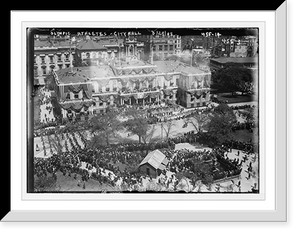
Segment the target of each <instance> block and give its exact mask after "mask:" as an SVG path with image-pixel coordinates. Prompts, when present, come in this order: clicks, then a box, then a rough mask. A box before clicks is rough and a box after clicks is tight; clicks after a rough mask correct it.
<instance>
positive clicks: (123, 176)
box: [34, 144, 241, 191]
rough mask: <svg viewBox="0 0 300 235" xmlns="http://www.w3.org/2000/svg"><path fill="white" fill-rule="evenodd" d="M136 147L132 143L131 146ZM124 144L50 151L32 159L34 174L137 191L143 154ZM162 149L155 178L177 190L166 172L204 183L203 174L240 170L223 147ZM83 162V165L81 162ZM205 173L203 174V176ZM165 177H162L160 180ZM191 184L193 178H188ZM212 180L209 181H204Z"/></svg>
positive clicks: (174, 180) (214, 175)
mask: <svg viewBox="0 0 300 235" xmlns="http://www.w3.org/2000/svg"><path fill="white" fill-rule="evenodd" d="M135 147H136V146H135ZM128 148H129V144H128V145H123V146H121V147H118V148H117V147H110V148H103V149H99V148H89V149H85V148H78V147H74V148H71V149H68V150H67V151H64V152H60V153H59V154H57V153H54V154H53V155H52V157H50V158H46V159H41V158H36V159H35V162H34V167H35V168H34V169H35V174H36V175H37V176H38V177H39V176H41V175H44V176H46V175H48V174H50V175H52V177H54V178H56V177H57V176H56V174H57V172H58V171H60V172H62V174H63V175H64V176H69V177H73V178H74V179H75V180H78V182H79V183H78V186H82V187H84V188H85V182H86V181H88V180H89V179H90V178H92V179H94V180H97V181H98V182H99V184H100V186H101V185H102V184H106V185H109V186H110V187H112V190H116V191H118V190H119V191H120V190H121V191H123V190H125V191H126V190H141V189H145V187H146V185H143V180H145V179H146V177H150V181H151V180H153V179H152V178H151V176H147V175H145V174H142V173H141V172H139V171H138V165H139V163H140V162H141V161H142V159H143V158H144V157H145V156H146V153H143V152H141V151H133V149H131V151H127V149H128ZM162 152H163V153H164V154H165V155H166V157H167V158H168V160H169V163H168V165H167V168H166V170H165V171H163V172H162V175H163V177H162V179H160V180H159V181H158V183H159V184H160V185H163V187H164V188H165V189H168V190H170V189H171V190H175V191H176V190H177V189H178V188H177V186H178V183H179V180H178V178H176V177H174V176H172V178H170V179H167V177H166V171H170V172H172V173H174V175H176V174H177V173H180V172H193V173H194V174H195V175H197V176H198V177H200V178H201V177H202V178H201V180H203V182H205V179H204V177H207V174H210V175H211V176H212V180H217V179H220V178H222V177H223V178H224V177H230V176H234V175H237V174H239V173H240V166H241V165H240V164H241V163H240V162H239V161H236V160H230V159H228V158H226V157H225V156H224V150H223V151H221V150H220V149H214V150H213V151H208V150H204V151H190V150H174V149H171V148H165V149H162ZM197 163H201V164H206V170H205V172H201V170H199V169H198V168H197V167H195V166H196V164H197ZM83 164H85V166H84V167H82V165H83ZM205 174H206V175H205ZM164 177H165V180H163V179H164ZM192 182H194V183H195V181H192ZM206 183H212V182H206Z"/></svg>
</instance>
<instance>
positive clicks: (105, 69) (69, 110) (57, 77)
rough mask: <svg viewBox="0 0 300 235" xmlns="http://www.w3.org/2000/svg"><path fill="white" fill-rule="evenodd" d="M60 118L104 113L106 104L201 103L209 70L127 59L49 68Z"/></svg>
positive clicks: (205, 98) (206, 95) (206, 99)
mask: <svg viewBox="0 0 300 235" xmlns="http://www.w3.org/2000/svg"><path fill="white" fill-rule="evenodd" d="M48 78H49V79H48V81H52V84H53V86H52V87H53V90H54V91H55V94H56V97H57V103H58V104H59V105H60V107H61V111H62V112H61V114H62V117H63V118H68V117H70V116H72V117H77V116H82V115H83V116H85V115H86V116H88V115H91V114H96V113H101V112H105V110H106V109H107V108H108V107H109V106H122V105H141V106H143V105H149V104H161V103H177V104H179V105H182V106H184V107H186V108H192V107H200V106H204V105H206V104H207V103H208V102H209V99H210V95H209V94H210V80H211V73H210V71H208V70H207V71H205V70H201V69H199V68H196V67H191V66H188V65H186V64H184V63H182V62H179V61H154V62H153V64H150V63H147V62H145V61H142V60H138V59H127V60H126V61H118V62H117V63H115V64H113V65H112V64H110V65H107V64H104V65H99V66H86V67H69V68H65V69H61V70H58V71H52V73H51V75H49V77H48Z"/></svg>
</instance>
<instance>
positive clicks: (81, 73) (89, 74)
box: [56, 65, 114, 84]
mask: <svg viewBox="0 0 300 235" xmlns="http://www.w3.org/2000/svg"><path fill="white" fill-rule="evenodd" d="M56 74H57V76H58V80H59V82H60V83H64V84H69V83H80V82H89V81H90V79H91V78H105V77H113V76H114V73H113V71H112V69H111V67H109V66H108V65H103V66H90V67H73V68H70V67H69V68H65V69H60V70H58V71H56Z"/></svg>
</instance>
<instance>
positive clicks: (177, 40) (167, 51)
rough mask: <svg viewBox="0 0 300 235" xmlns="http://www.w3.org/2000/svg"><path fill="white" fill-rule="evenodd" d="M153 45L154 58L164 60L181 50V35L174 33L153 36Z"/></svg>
mask: <svg viewBox="0 0 300 235" xmlns="http://www.w3.org/2000/svg"><path fill="white" fill-rule="evenodd" d="M151 45H152V53H153V60H158V61H159V60H164V59H165V58H167V57H168V56H170V55H174V54H179V53H180V52H181V36H179V35H173V34H172V35H155V36H151Z"/></svg>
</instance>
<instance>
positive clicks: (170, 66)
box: [153, 60, 206, 74]
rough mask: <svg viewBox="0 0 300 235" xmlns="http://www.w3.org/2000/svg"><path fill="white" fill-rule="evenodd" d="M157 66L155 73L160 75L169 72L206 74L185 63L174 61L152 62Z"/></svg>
mask: <svg viewBox="0 0 300 235" xmlns="http://www.w3.org/2000/svg"><path fill="white" fill-rule="evenodd" d="M153 63H154V64H155V65H156V66H157V71H158V72H160V73H171V72H184V73H187V74H201V73H206V72H205V71H203V70H201V69H199V68H196V67H192V66H189V65H187V64H185V63H182V62H180V61H175V60H165V61H153Z"/></svg>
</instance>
